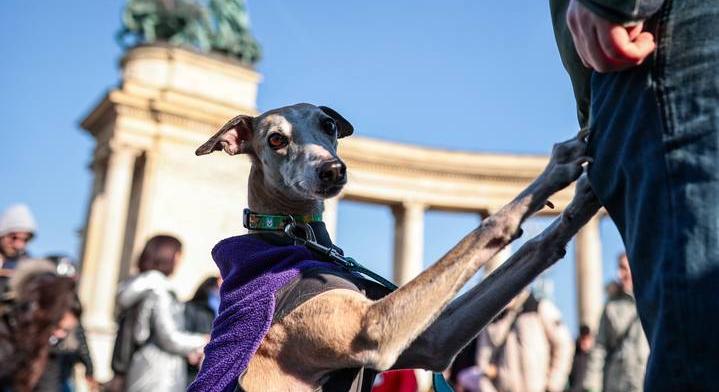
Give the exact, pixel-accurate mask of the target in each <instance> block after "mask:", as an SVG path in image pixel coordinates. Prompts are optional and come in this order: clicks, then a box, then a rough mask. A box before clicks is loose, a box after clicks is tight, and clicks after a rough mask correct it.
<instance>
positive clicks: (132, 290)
mask: <svg viewBox="0 0 719 392" xmlns="http://www.w3.org/2000/svg"><path fill="white" fill-rule="evenodd" d="M166 287H167V279H166V278H165V277H164V275H162V272H160V271H147V272H143V273H142V274H140V275H138V276H136V277H134V278H133V279H131V280H128V281H125V282H123V283H122V284H120V287H119V288H118V289H117V298H116V303H117V306H118V307H119V308H120V309H128V308H131V307H132V306H133V305H134V304H136V303H137V302H138V301H140V300H141V299H142V298H143V297H144V296H145V295H146V294H147V293H149V292H150V291H151V290H160V289H164V288H166Z"/></svg>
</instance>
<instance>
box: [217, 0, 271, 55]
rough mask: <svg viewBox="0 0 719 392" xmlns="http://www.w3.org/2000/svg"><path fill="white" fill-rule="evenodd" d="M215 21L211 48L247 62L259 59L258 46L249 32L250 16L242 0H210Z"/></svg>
mask: <svg viewBox="0 0 719 392" xmlns="http://www.w3.org/2000/svg"><path fill="white" fill-rule="evenodd" d="M210 12H211V13H212V15H213V16H214V18H215V20H216V22H217V30H216V32H215V34H214V35H213V37H212V49H214V50H217V51H220V52H224V53H227V54H229V55H232V56H235V57H237V58H239V59H240V60H242V61H243V62H245V63H248V64H254V63H256V62H257V61H258V60H259V59H260V47H259V45H258V44H257V41H255V38H254V37H253V36H252V34H250V18H249V17H248V15H247V6H246V5H245V1H244V0H210Z"/></svg>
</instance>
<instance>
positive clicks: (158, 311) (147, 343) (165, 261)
mask: <svg viewBox="0 0 719 392" xmlns="http://www.w3.org/2000/svg"><path fill="white" fill-rule="evenodd" d="M181 253H182V243H181V242H180V240H178V239H177V238H175V237H172V236H169V235H158V236H155V237H152V238H151V239H150V240H149V241H148V242H147V243H146V244H145V248H144V249H143V250H142V253H141V254H140V258H139V259H138V263H137V265H138V269H139V271H140V273H139V274H138V275H137V276H135V277H134V278H132V279H130V280H128V281H127V282H125V283H124V284H122V285H121V287H120V289H119V290H118V296H117V308H118V310H119V312H120V313H123V312H126V311H128V310H131V309H133V310H134V312H135V317H133V325H132V328H131V331H129V332H131V333H130V334H129V335H130V336H131V338H132V343H133V349H132V352H131V356H130V360H129V366H128V368H127V373H126V378H125V383H124V384H125V390H126V391H127V392H145V391H147V392H150V391H152V392H175V391H178V392H179V391H184V389H185V385H186V381H185V380H186V367H185V358H186V357H187V356H193V357H196V356H197V353H198V352H200V351H201V350H202V347H203V346H204V345H205V343H207V341H208V336H207V335H205V334H196V333H187V332H184V330H183V329H184V314H183V311H184V306H183V304H182V303H181V302H180V301H178V300H177V296H176V295H175V292H174V291H173V290H172V288H171V286H170V280H169V276H170V275H171V274H172V273H173V271H174V269H175V266H176V264H177V261H178V260H179V258H180V255H181Z"/></svg>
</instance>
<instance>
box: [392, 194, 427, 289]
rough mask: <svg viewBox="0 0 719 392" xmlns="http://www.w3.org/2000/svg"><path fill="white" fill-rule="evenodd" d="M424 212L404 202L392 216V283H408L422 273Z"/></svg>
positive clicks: (418, 205)
mask: <svg viewBox="0 0 719 392" xmlns="http://www.w3.org/2000/svg"><path fill="white" fill-rule="evenodd" d="M424 210H425V206H424V205H423V204H422V203H417V202H404V203H402V204H401V205H399V206H395V207H393V209H392V213H393V214H394V282H395V283H396V284H398V285H402V284H405V283H407V282H409V281H410V280H411V279H412V278H414V277H415V276H417V275H418V274H419V273H420V272H422V256H423V251H424Z"/></svg>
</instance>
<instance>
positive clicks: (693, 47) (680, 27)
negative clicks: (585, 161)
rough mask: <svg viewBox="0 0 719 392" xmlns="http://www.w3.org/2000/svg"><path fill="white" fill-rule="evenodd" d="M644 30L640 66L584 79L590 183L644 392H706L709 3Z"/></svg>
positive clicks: (711, 190) (717, 340) (718, 120)
mask: <svg viewBox="0 0 719 392" xmlns="http://www.w3.org/2000/svg"><path fill="white" fill-rule="evenodd" d="M667 3H669V1H667ZM654 18H655V19H656V20H654V21H652V22H653V23H656V26H657V27H656V29H657V30H656V31H657V37H658V39H659V47H658V50H657V52H656V54H655V56H654V58H653V59H652V60H651V61H649V62H647V63H646V64H645V65H643V66H641V67H637V68H633V69H631V70H628V71H624V72H619V73H613V74H603V75H602V74H595V75H594V76H593V78H592V105H591V115H590V117H591V119H590V127H591V129H592V134H591V136H590V142H589V149H590V154H591V155H592V156H593V157H594V163H593V164H592V165H591V167H590V169H589V178H590V180H591V183H592V187H593V188H594V191H595V193H597V196H598V197H599V199H600V200H601V201H602V203H603V204H604V206H605V207H606V209H607V211H608V212H609V214H610V215H611V217H612V219H613V220H614V222H615V223H616V225H617V228H618V229H619V232H620V233H621V235H622V238H623V240H624V244H625V246H626V249H627V255H628V257H629V261H630V264H631V268H632V272H633V276H634V290H635V295H636V299H637V307H638V309H639V314H640V317H641V321H642V325H643V327H644V330H645V332H646V334H647V338H648V340H649V344H650V346H651V356H650V358H649V365H648V368H647V373H646V378H645V389H646V390H647V391H695V390H702V391H710V390H717V388H719V227H717V226H718V225H719V137H718V134H717V130H718V129H719V0H676V1H674V2H673V4H665V7H664V9H662V11H660V12H659V14H658V15H656V16H655V17H654Z"/></svg>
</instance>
